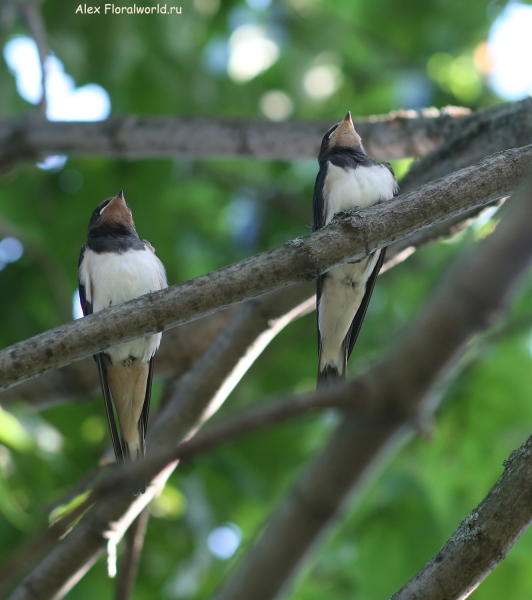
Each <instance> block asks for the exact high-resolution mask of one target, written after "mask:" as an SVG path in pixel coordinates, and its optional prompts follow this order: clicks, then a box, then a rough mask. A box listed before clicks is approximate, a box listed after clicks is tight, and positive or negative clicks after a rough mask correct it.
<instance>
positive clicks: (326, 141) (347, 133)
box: [320, 112, 364, 156]
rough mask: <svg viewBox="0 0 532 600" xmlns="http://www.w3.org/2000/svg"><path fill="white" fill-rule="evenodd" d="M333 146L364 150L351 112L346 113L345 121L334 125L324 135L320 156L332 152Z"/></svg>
mask: <svg viewBox="0 0 532 600" xmlns="http://www.w3.org/2000/svg"><path fill="white" fill-rule="evenodd" d="M333 148H337V149H342V148H346V149H348V150H358V151H359V152H364V147H363V146H362V139H361V137H360V136H359V135H358V133H357V132H356V130H355V126H354V125H353V120H352V119H351V112H348V113H347V114H346V115H345V118H344V120H343V121H340V123H337V124H336V125H333V126H332V127H331V128H330V129H329V131H328V132H327V133H326V134H325V135H324V136H323V140H322V141H321V148H320V156H322V155H323V154H325V153H328V152H330V151H331V150H332V149H333Z"/></svg>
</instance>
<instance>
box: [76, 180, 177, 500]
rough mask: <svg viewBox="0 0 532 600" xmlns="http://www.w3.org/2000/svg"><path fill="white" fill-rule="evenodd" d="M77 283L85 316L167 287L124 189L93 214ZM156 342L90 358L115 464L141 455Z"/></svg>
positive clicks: (156, 338)
mask: <svg viewBox="0 0 532 600" xmlns="http://www.w3.org/2000/svg"><path fill="white" fill-rule="evenodd" d="M78 281H79V292H80V300H81V307H82V310H83V314H84V315H90V314H92V313H96V312H98V311H100V310H102V309H104V308H107V307H108V306H113V305H115V304H120V303H121V302H127V301H128V300H133V299H134V298H137V297H139V296H143V295H144V294H148V293H149V292H155V291H157V290H161V289H163V288H165V287H166V286H167V285H168V284H167V282H166V273H165V270H164V266H163V264H162V263H161V261H160V260H159V259H158V258H157V257H156V256H155V250H154V249H153V248H152V246H151V245H150V243H149V242H147V241H146V240H141V239H140V238H139V236H138V234H137V231H136V229H135V224H134V222H133V217H132V215H131V210H130V208H129V206H128V205H127V204H126V201H125V199H124V194H123V192H122V190H120V191H119V192H118V194H117V195H116V196H115V197H114V198H108V199H107V200H104V201H103V202H102V203H100V205H99V206H98V207H97V208H96V210H94V212H93V213H92V217H91V220H90V223H89V228H88V232H87V243H86V244H85V245H84V246H83V247H82V249H81V254H80V257H79V269H78ZM160 341H161V334H160V333H157V334H154V335H149V336H146V337H141V338H138V339H136V340H132V341H130V342H126V343H124V344H120V345H118V346H114V347H112V348H108V349H107V350H105V351H104V352H100V353H99V354H97V355H96V356H95V357H94V358H95V360H96V363H97V365H98V371H99V373H100V383H101V386H102V393H103V397H104V401H105V408H106V411H107V418H108V421H109V428H110V431H111V438H112V442H113V447H114V451H115V454H116V458H117V461H118V462H128V461H134V460H139V459H142V458H143V457H144V454H145V436H146V428H147V425H148V413H149V408H150V396H151V384H152V376H153V357H154V355H155V352H156V351H157V348H158V347H159V344H160ZM113 405H114V409H115V410H116V416H117V419H118V427H117V424H116V421H115V416H114V411H113ZM133 487H134V489H133V492H134V493H139V492H144V490H145V482H144V481H139V482H136V483H135V484H134V486H133Z"/></svg>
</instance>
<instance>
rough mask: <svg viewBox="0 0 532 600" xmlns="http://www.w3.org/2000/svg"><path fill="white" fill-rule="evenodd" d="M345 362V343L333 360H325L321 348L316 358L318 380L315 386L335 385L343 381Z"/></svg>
mask: <svg viewBox="0 0 532 600" xmlns="http://www.w3.org/2000/svg"><path fill="white" fill-rule="evenodd" d="M346 364H347V356H346V348H345V344H343V345H342V348H341V350H340V352H339V353H338V355H337V356H336V357H335V358H334V359H333V360H326V359H325V357H324V356H323V355H322V353H321V348H320V352H319V358H318V381H317V385H316V387H317V388H318V389H320V388H325V387H329V386H331V385H337V384H338V383H343V382H344V381H345V367H346Z"/></svg>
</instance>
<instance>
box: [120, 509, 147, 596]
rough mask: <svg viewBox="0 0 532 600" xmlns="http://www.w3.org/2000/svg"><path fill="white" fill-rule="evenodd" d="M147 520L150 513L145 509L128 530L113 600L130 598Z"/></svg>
mask: <svg viewBox="0 0 532 600" xmlns="http://www.w3.org/2000/svg"><path fill="white" fill-rule="evenodd" d="M149 518H150V511H149V509H148V508H145V509H144V510H143V511H142V512H141V513H140V515H139V516H138V517H137V518H136V519H135V520H134V521H133V524H132V525H131V527H130V528H129V529H128V532H127V536H126V549H125V552H124V555H123V556H122V564H121V566H120V569H119V571H118V579H117V582H116V591H115V600H129V598H130V597H131V593H132V591H133V587H134V585H135V579H136V578H137V569H138V566H139V560H140V554H141V552H142V546H143V545H144V537H145V535H146V530H147V528H148V520H149Z"/></svg>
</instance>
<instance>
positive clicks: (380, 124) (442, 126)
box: [0, 107, 469, 172]
mask: <svg viewBox="0 0 532 600" xmlns="http://www.w3.org/2000/svg"><path fill="white" fill-rule="evenodd" d="M468 113H469V111H468V109H463V108H456V107H450V108H448V109H442V110H441V111H438V110H436V109H428V110H425V111H421V112H415V111H398V112H392V113H390V114H389V115H381V116H378V117H370V118H369V119H357V120H356V121H355V125H356V128H357V131H359V132H360V135H361V136H362V138H363V139H364V145H365V147H366V149H367V151H368V153H369V154H370V155H371V156H373V157H374V158H376V159H377V160H390V159H395V158H403V157H405V156H414V157H418V156H423V155H425V154H427V153H428V152H429V151H430V150H432V149H434V148H435V147H436V146H437V145H438V144H439V143H440V142H441V141H442V140H444V139H445V138H446V137H447V136H448V135H449V134H450V131H451V129H452V128H453V125H454V121H455V120H456V119H457V118H459V117H463V116H464V115H467V114H468ZM333 123H334V121H286V122H284V123H272V122H270V121H265V120H259V119H209V118H202V117H194V118H175V117H137V116H125V117H112V118H111V119H108V120H106V121H99V122H96V123H83V122H81V123H80V122H53V123H51V122H47V121H44V120H36V119H33V118H27V117H24V118H22V119H21V118H15V117H7V118H6V117H3V118H0V172H4V171H7V170H8V169H10V168H12V167H13V166H15V165H16V164H17V163H19V162H21V161H25V160H37V159H38V158H42V157H43V156H46V155H49V154H58V153H60V154H68V155H69V156H94V155H97V156H107V157H113V158H122V159H128V160H137V159H141V158H166V157H171V158H174V157H176V156H184V157H193V158H199V157H208V156H240V157H255V158H266V159H274V160H283V159H285V160H288V159H294V158H314V157H315V156H317V154H318V150H319V145H320V141H321V138H322V137H323V135H324V133H325V132H326V131H327V130H328V129H329V127H330V126H331V125H333Z"/></svg>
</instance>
